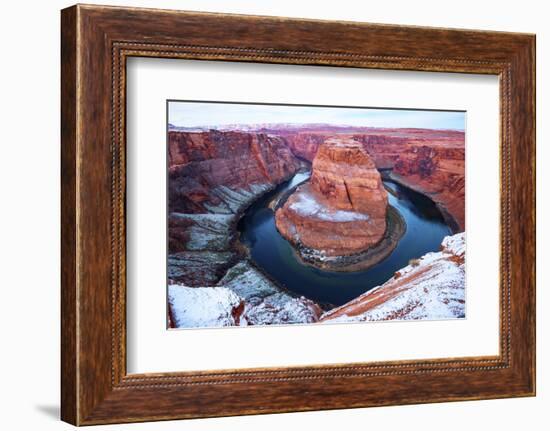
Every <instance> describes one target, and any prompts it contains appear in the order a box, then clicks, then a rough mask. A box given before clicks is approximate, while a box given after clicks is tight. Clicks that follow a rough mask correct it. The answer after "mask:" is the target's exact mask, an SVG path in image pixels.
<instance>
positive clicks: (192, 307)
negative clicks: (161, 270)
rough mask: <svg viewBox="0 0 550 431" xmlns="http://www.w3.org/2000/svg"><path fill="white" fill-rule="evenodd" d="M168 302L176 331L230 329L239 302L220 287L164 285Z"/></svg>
mask: <svg viewBox="0 0 550 431" xmlns="http://www.w3.org/2000/svg"><path fill="white" fill-rule="evenodd" d="M168 303H169V304H170V310H171V312H172V320H173V323H174V325H175V327H176V328H201V327H203V328H204V327H213V326H214V327H215V326H234V325H236V324H238V322H237V321H236V320H235V316H234V315H235V314H236V313H235V309H236V308H237V307H238V306H239V305H240V304H241V299H240V298H239V297H238V296H237V295H236V294H235V293H234V292H232V291H231V290H230V289H226V288H224V287H187V286H182V285H178V284H171V285H169V286H168Z"/></svg>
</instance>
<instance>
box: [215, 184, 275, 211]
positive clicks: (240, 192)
mask: <svg viewBox="0 0 550 431" xmlns="http://www.w3.org/2000/svg"><path fill="white" fill-rule="evenodd" d="M272 187H273V185H272V184H267V183H256V184H250V185H249V186H248V189H244V188H242V189H231V188H229V187H227V186H218V187H215V188H213V189H212V190H211V191H210V193H211V195H212V196H215V197H216V198H218V199H219V201H220V203H219V204H217V205H212V204H208V203H205V204H204V207H205V208H206V209H207V210H208V211H209V212H210V213H214V214H238V213H239V212H240V211H242V210H243V209H245V208H246V207H247V206H248V205H250V204H251V203H252V202H253V201H254V200H256V199H257V198H258V196H260V195H262V194H263V193H265V192H266V191H268V190H269V189H270V188H272Z"/></svg>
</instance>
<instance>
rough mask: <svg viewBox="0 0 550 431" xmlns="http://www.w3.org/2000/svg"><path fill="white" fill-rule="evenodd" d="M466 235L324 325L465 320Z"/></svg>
mask: <svg viewBox="0 0 550 431" xmlns="http://www.w3.org/2000/svg"><path fill="white" fill-rule="evenodd" d="M465 250H466V245H465V234H464V233H459V234H456V235H453V236H448V237H445V238H444V240H443V242H442V244H441V251H439V252H433V253H428V254H426V255H424V256H422V257H421V258H420V259H416V260H413V261H411V263H410V264H409V265H408V266H406V267H405V268H403V269H401V270H399V271H397V272H396V273H395V275H394V277H392V278H391V279H390V280H388V281H387V282H386V283H384V284H383V285H381V286H378V287H375V288H374V289H372V290H370V291H368V292H367V293H364V294H363V295H361V296H359V297H358V298H355V299H354V300H352V301H350V302H348V303H347V304H344V305H342V306H341V307H338V308H335V309H333V310H330V311H328V312H326V313H324V314H323V315H322V316H321V319H320V320H321V321H322V322H323V323H336V322H340V323H342V322H362V321H379V320H440V319H455V318H462V317H465V262H464V259H465Z"/></svg>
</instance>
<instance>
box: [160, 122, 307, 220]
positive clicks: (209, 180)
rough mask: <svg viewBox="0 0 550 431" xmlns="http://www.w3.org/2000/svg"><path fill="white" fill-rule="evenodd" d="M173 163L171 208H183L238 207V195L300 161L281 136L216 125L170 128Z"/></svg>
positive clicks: (232, 209)
mask: <svg viewBox="0 0 550 431" xmlns="http://www.w3.org/2000/svg"><path fill="white" fill-rule="evenodd" d="M168 163H169V176H170V177H169V187H168V193H169V210H170V212H172V211H176V212H181V213H208V212H217V213H224V214H231V213H234V212H235V210H236V208H235V207H236V206H238V204H239V202H235V201H241V200H243V198H244V199H246V198H247V196H246V195H247V194H248V192H252V193H253V194H257V193H255V192H256V191H257V190H258V189H259V188H262V187H265V186H268V187H269V186H273V185H275V184H278V183H279V182H281V181H282V180H283V179H285V178H287V177H289V176H290V175H291V174H293V173H294V172H295V171H296V170H297V169H298V167H299V161H298V160H297V159H296V158H295V157H294V156H293V154H292V152H291V151H290V150H289V148H288V146H287V145H286V143H285V142H284V140H283V139H281V138H280V137H276V136H271V135H266V134H257V133H243V132H218V131H215V130H212V131H210V132H198V133H187V132H175V131H171V132H169V133H168ZM255 188H256V190H255ZM241 195H242V196H241Z"/></svg>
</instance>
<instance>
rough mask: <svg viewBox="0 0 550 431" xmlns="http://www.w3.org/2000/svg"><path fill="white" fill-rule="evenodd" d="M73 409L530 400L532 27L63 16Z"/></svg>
mask: <svg viewBox="0 0 550 431" xmlns="http://www.w3.org/2000/svg"><path fill="white" fill-rule="evenodd" d="M61 16H62V26H61V49H62V64H61V71H62V94H61V102H62V103H61V107H62V112H61V117H62V152H61V162H62V184H61V189H62V190H61V191H62V196H61V200H62V238H61V240H62V286H61V289H62V337H61V338H62V346H61V349H62V364H61V365H62V391H61V392H62V400H61V414H62V419H63V420H65V421H67V422H70V423H72V424H75V425H91V424H105V423H117V422H138V421H152V420H166V419H178V418H196V417H213V416H226V415H240V414H257V413H273V412H288V411H306V410H321V409H336V408H353V407H367V406H382V405H395V404H412V403H429V402H442V401H454V400H474V399H489V398H502V397H518V396H533V395H534V394H535V107H534V101H535V77H534V73H535V72H534V71H535V36H534V35H530V34H514V33H500V32H486V31H472V30H451V29H439V28H437V29H436V28H423V27H403V26H390V25H377V24H365V23H353V22H330V21H313V20H296V19H287V18H277V17H254V16H241V15H220V14H212V13H196V12H193V13H190V12H179V11H168V10H149V9H134V8H119V7H104V6H93V5H77V6H73V7H70V8H68V9H64V10H63V11H62V15H61Z"/></svg>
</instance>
